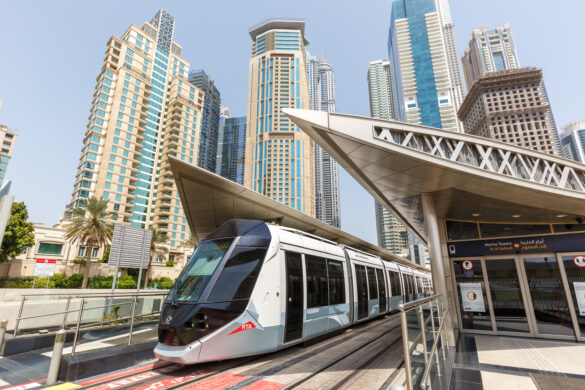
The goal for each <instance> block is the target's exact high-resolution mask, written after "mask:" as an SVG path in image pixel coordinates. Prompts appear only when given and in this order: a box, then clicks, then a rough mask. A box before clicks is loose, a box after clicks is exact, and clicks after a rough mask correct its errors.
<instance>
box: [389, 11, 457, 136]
mask: <svg viewBox="0 0 585 390" xmlns="http://www.w3.org/2000/svg"><path fill="white" fill-rule="evenodd" d="M388 55H389V61H390V71H391V73H390V77H391V81H390V82H391V85H392V88H391V90H392V93H393V105H394V111H395V116H396V119H397V120H399V121H403V122H408V123H415V124H421V125H424V126H431V127H437V128H441V129H443V130H451V131H462V127H461V124H460V123H459V121H458V119H457V110H458V108H459V105H460V104H461V101H462V97H463V81H462V77H461V70H460V68H459V62H458V61H457V50H456V46H455V37H454V32H453V22H452V20H451V12H450V10H449V4H448V1H447V0H394V1H393V2H392V15H391V17H390V29H389V33H388Z"/></svg>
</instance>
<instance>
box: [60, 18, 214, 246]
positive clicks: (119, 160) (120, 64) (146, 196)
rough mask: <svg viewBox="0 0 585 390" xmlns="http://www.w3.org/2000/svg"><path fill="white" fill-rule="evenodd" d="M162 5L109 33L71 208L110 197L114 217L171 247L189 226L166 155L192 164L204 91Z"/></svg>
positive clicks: (177, 243)
mask: <svg viewBox="0 0 585 390" xmlns="http://www.w3.org/2000/svg"><path fill="white" fill-rule="evenodd" d="M174 26H175V20H174V18H173V17H172V16H171V15H170V14H168V13H167V12H166V11H165V10H162V9H161V10H160V11H158V13H157V14H156V15H155V17H154V18H153V19H152V20H151V21H150V22H145V23H144V24H143V25H142V27H137V26H135V25H130V27H128V28H127V29H126V31H125V32H124V34H122V36H121V37H120V38H118V37H116V36H112V37H111V38H110V39H109V40H108V43H107V49H106V57H105V60H104V64H103V66H102V67H101V71H100V74H99V76H98V78H97V84H96V87H95V90H94V95H93V103H92V107H91V110H90V116H89V121H88V125H87V128H86V130H85V137H84V140H83V146H82V149H81V157H80V159H79V164H78V171H77V174H76V177H75V184H74V189H73V193H72V200H71V203H70V205H69V206H70V207H74V206H77V205H82V204H83V203H84V202H85V200H86V199H87V198H88V197H90V196H94V195H95V196H97V197H100V196H103V197H104V198H106V199H108V200H109V211H111V212H113V221H114V222H117V223H123V224H129V225H132V226H135V227H141V228H146V227H149V226H156V227H157V228H158V229H160V230H162V231H164V232H166V233H167V234H168V237H169V241H170V242H169V244H170V246H171V250H172V249H173V247H176V246H179V245H181V244H182V243H183V242H184V241H185V239H186V237H187V236H188V227H187V222H186V219H185V215H184V213H183V209H182V207H181V203H180V200H179V196H178V193H177V190H176V186H175V183H174V179H173V175H172V172H171V169H170V164H169V162H168V160H167V156H173V157H176V158H179V159H181V160H183V161H186V162H188V163H192V164H193V163H195V162H196V161H197V150H198V146H199V134H200V130H201V129H200V125H201V118H202V110H203V100H204V92H203V91H201V90H200V89H199V88H198V87H197V86H195V85H193V84H192V83H190V82H189V81H188V80H187V77H188V70H189V63H188V62H187V61H186V60H185V59H183V58H182V57H181V50H182V48H181V46H180V45H179V44H178V43H176V42H175V41H174V40H173V39H174Z"/></svg>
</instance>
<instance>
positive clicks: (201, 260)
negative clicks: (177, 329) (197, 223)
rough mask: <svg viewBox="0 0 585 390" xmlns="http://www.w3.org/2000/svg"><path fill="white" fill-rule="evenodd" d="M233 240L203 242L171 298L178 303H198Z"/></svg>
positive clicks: (176, 284) (188, 264)
mask: <svg viewBox="0 0 585 390" xmlns="http://www.w3.org/2000/svg"><path fill="white" fill-rule="evenodd" d="M231 243H232V240H231V239H230V240H215V241H212V240H206V241H202V242H201V243H200V244H199V245H198V246H197V249H196V250H195V253H193V256H191V259H190V260H189V262H188V263H187V265H186V266H185V269H184V271H183V272H182V273H181V276H180V277H179V279H178V280H177V281H176V282H175V285H174V286H173V290H172V291H171V294H170V297H172V299H174V300H177V301H198V300H199V298H200V297H201V294H202V293H203V290H204V289H205V287H206V286H207V283H208V282H209V279H211V276H212V275H213V273H214V272H215V269H216V268H217V266H218V265H219V262H220V260H221V259H222V257H223V255H224V254H225V252H226V251H227V250H228V248H229V247H230V244H231Z"/></svg>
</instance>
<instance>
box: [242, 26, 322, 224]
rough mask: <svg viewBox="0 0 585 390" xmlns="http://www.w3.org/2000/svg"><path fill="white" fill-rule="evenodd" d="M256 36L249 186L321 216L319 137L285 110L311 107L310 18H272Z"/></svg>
mask: <svg viewBox="0 0 585 390" xmlns="http://www.w3.org/2000/svg"><path fill="white" fill-rule="evenodd" d="M250 37H251V38H252V41H253V43H252V58H251V59H250V67H249V81H248V116H247V117H248V119H247V125H246V132H247V134H246V164H245V170H244V185H245V186H246V187H249V188H251V189H253V190H254V191H257V192H259V193H261V194H264V195H266V196H268V197H270V198H272V199H275V200H277V201H278V202H281V203H283V204H285V205H288V206H290V207H293V208H295V209H297V210H299V211H301V212H304V213H305V214H308V215H310V216H315V189H314V186H315V182H314V161H313V158H314V150H313V148H314V146H313V140H312V139H311V138H310V137H309V136H308V135H307V134H305V133H304V132H303V131H302V130H301V129H300V128H299V127H298V126H296V125H294V123H292V122H291V121H290V120H289V118H288V117H287V116H286V115H285V114H284V113H283V112H282V111H281V110H282V109H283V108H287V107H289V108H301V109H309V108H310V107H311V104H310V96H309V85H308V81H307V72H306V65H305V62H306V58H305V46H306V45H308V43H309V42H308V41H307V39H306V38H305V22H303V21H293V20H270V21H266V22H263V23H261V24H259V25H258V26H256V27H253V28H252V29H250Z"/></svg>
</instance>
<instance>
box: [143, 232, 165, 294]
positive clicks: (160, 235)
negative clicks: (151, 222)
mask: <svg viewBox="0 0 585 390" xmlns="http://www.w3.org/2000/svg"><path fill="white" fill-rule="evenodd" d="M150 230H152V240H151V241H150V259H149V260H148V268H147V269H146V275H145V276H144V288H146V287H147V286H148V278H149V277H150V271H151V269H150V267H151V265H152V260H153V259H156V260H158V261H163V260H164V259H165V257H166V255H167V253H169V249H168V248H167V247H166V246H162V245H160V244H164V243H166V242H167V239H168V237H167V233H165V232H163V231H162V230H158V229H157V228H155V227H153V226H151V227H150Z"/></svg>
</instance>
